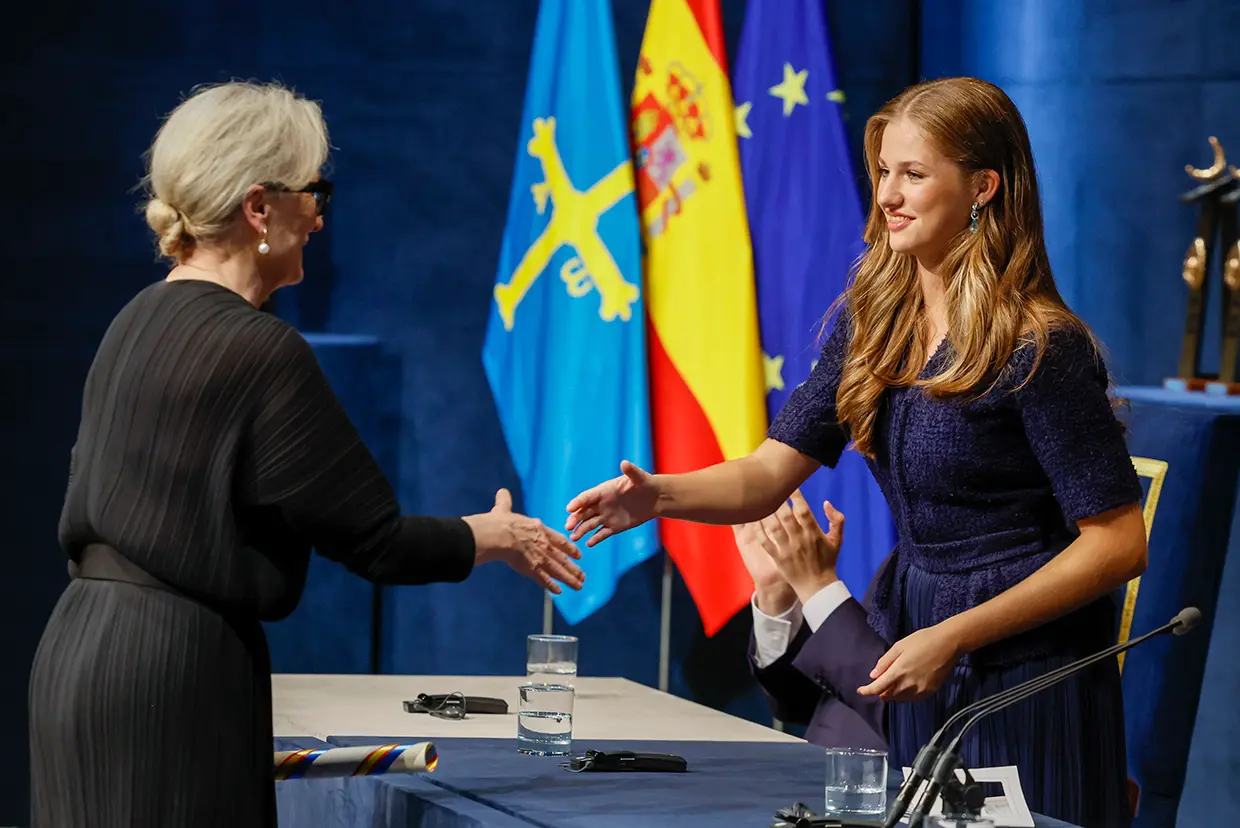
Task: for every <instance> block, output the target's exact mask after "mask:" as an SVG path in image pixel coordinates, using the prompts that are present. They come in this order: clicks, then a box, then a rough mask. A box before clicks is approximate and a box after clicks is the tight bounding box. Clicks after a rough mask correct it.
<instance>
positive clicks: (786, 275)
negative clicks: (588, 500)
mask: <svg viewBox="0 0 1240 828" xmlns="http://www.w3.org/2000/svg"><path fill="white" fill-rule="evenodd" d="M823 5H824V4H823V2H822V0H749V3H748V7H747V9H746V12H745V26H744V29H743V31H742V33H741V42H740V47H739V50H738V55H737V64H736V71H735V73H734V77H733V88H734V90H735V98H736V107H737V111H736V121H737V134H738V140H739V141H740V156H741V174H742V177H743V181H744V186H745V205H746V209H747V210H748V212H749V231H750V235H751V237H752V239H753V249H754V266H755V278H756V280H757V286H758V317H759V324H760V328H761V339H762V350H763V361H764V363H765V365H766V379H767V410H768V412H769V414H770V415H771V416H774V414H775V413H776V412H777V411H779V409H780V407H781V406H782V405H783V404H784V401H785V400H787V399H788V395H789V394H791V393H792V389H793V388H795V387H796V385H797V384H798V383H801V382H804V380H805V378H806V377H808V376H809V372H810V369H811V368H812V367H813V364H814V362H815V361H816V360H817V358H818V353H819V350H820V340H819V336H818V335H819V331H820V329H821V325H822V317H823V313H824V312H825V311H826V310H827V308H828V307H829V306H830V305H831V303H832V302H833V301H835V299H836V297H838V296H839V295H840V293H842V292H843V291H844V288H845V287H846V285H847V281H848V274H849V269H850V267H851V265H852V263H853V262H854V261H855V260H856V258H857V257H858V256H859V255H860V254H861V252H862V251H863V250H864V242H863V241H862V239H861V231H862V228H863V226H864V220H863V216H862V210H861V201H860V197H859V195H858V193H857V182H856V179H855V178H854V176H853V172H852V169H851V167H852V165H851V164H850V162H849V157H848V142H847V138H846V136H845V134H844V125H843V119H842V117H841V112H840V102H842V101H843V93H842V92H841V91H840V90H839V89H838V88H837V84H836V80H835V69H834V67H833V65H832V61H831V49H830V38H829V36H828V32H827V21H826V18H825V16H824V13H823ZM802 492H804V494H805V497H806V500H808V501H809V503H810V505H811V506H812V507H813V508H814V509H815V513H816V514H817V516H818V518H819V521H820V522H822V523H824V525H825V522H826V518H825V517H824V516H823V514H822V502H823V500H830V501H831V503H832V504H833V505H834V506H835V508H837V509H839V510H840V511H841V512H843V513H844V516H845V518H846V519H847V523H846V527H845V530H844V545H843V549H842V550H841V554H840V561H839V574H840V578H841V579H842V580H843V581H844V582H845V583H846V584H847V585H848V588H849V590H850V591H851V592H852V593H853V595H855V596H857V597H858V598H860V597H861V596H862V595H863V594H864V593H865V590H866V589H867V588H868V587H869V583H870V579H871V577H872V576H873V574H874V571H875V569H877V567H878V564H880V563H881V562H882V560H883V558H884V557H886V555H887V553H888V552H890V551H891V549H892V547H893V546H894V545H895V526H894V524H893V522H892V519H891V512H890V510H889V509H888V507H887V502H886V500H885V499H884V498H883V495H882V491H881V490H880V489H879V488H878V484H877V483H876V482H875V480H874V476H873V475H872V474H871V473H870V470H869V468H868V467H867V465H866V463H865V460H864V458H863V457H861V455H859V454H857V453H856V452H853V451H846V452H845V453H844V456H843V457H842V458H840V462H839V464H838V465H837V466H836V467H835V469H832V470H822V471H819V472H817V473H816V474H815V475H814V476H813V477H812V478H810V480H809V481H807V482H806V484H805V485H804V486H803V487H802Z"/></svg>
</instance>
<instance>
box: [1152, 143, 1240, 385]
mask: <svg viewBox="0 0 1240 828" xmlns="http://www.w3.org/2000/svg"><path fill="white" fill-rule="evenodd" d="M1209 141H1210V146H1211V147H1212V148H1213V149H1214V162H1213V163H1212V164H1211V165H1210V166H1209V167H1206V168H1205V169H1198V168H1196V167H1193V166H1192V165H1191V164H1187V165H1185V167H1184V169H1185V171H1186V172H1187V173H1188V174H1189V175H1190V176H1191V177H1192V178H1194V179H1195V180H1197V181H1200V182H1202V183H1201V184H1199V185H1198V186H1197V187H1195V188H1193V189H1192V190H1190V191H1188V192H1187V193H1184V194H1183V195H1181V196H1180V202H1181V203H1182V204H1197V205H1198V206H1199V211H1200V212H1199V214H1198V218H1197V233H1196V235H1195V236H1194V238H1193V240H1192V242H1191V243H1190V244H1189V246H1188V252H1187V253H1185V254H1184V265H1183V268H1182V270H1181V275H1182V276H1183V277H1184V281H1185V283H1187V285H1188V311H1187V314H1186V315H1185V319H1184V339H1183V340H1182V342H1181V345H1180V362H1179V367H1178V369H1177V373H1178V376H1176V377H1175V378H1172V379H1166V380H1163V387H1164V388H1169V389H1178V390H1188V391H1206V392H1208V393H1212V394H1240V383H1237V382H1236V368H1237V364H1236V361H1237V356H1238V355H1240V240H1238V239H1237V228H1236V201H1237V200H1238V199H1240V187H1238V186H1237V182H1240V172H1238V171H1237V170H1236V168H1235V167H1234V166H1231V165H1229V164H1228V163H1227V158H1226V156H1225V155H1224V154H1223V147H1222V145H1220V144H1219V142H1218V139H1217V138H1215V137H1214V136H1213V135H1211V136H1210V138H1209ZM1216 243H1217V245H1218V248H1217V253H1216V248H1215V245H1216ZM1219 254H1221V256H1222V258H1223V262H1222V267H1221V269H1222V271H1223V285H1222V288H1223V301H1222V319H1221V322H1222V328H1223V348H1222V354H1221V362H1220V365H1219V373H1218V375H1217V376H1214V375H1207V374H1205V373H1204V372H1203V371H1202V370H1201V340H1202V334H1203V332H1204V328H1205V319H1206V295H1207V292H1208V291H1209V282H1210V269H1211V264H1212V263H1213V262H1214V259H1215V257H1216V255H1219Z"/></svg>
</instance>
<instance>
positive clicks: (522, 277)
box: [483, 0, 658, 623]
mask: <svg viewBox="0 0 1240 828" xmlns="http://www.w3.org/2000/svg"><path fill="white" fill-rule="evenodd" d="M625 115H626V112H625V108H624V105H623V102H622V100H621V93H620V79H619V69H618V64H617V59H616V46H615V39H614V34H613V30H612V19H611V7H610V3H609V0H542V5H541V6H540V8H539V12H538V23H537V27H536V30H535V34H534V46H533V55H532V57H531V60H530V73H529V79H528V81H527V83H526V94H525V108H524V112H523V114H522V117H521V133H520V136H521V137H520V141H519V143H518V150H517V160H516V167H515V170H514V172H513V181H512V194H511V197H510V199H509V204H508V223H507V226H506V228H505V232H504V240H503V247H502V249H501V251H500V261H499V268H498V273H497V274H496V284H495V292H494V298H495V302H494V305H493V306H492V311H491V318H490V322H489V325H488V328H487V336H486V343H485V345H484V348H483V363H484V365H485V368H486V374H487V379H488V380H489V381H490V385H491V390H492V393H493V394H494V396H495V402H496V405H497V407H498V409H499V415H500V419H501V421H502V424H503V429H504V435H505V437H506V439H507V442H508V448H509V451H510V452H511V454H512V459H513V463H514V465H515V467H516V470H517V473H518V474H519V475H520V477H521V484H522V491H523V493H524V509H525V512H526V514H529V515H530V516H532V517H537V518H539V519H541V520H542V521H543V522H544V523H546V524H547V525H548V526H551V527H553V528H560V527H561V526H563V524H564V504H565V503H567V502H568V501H569V500H571V499H572V498H573V497H574V496H575V495H576V494H577V493H578V492H580V491H582V490H584V489H587V488H589V487H591V486H593V485H594V484H596V483H597V482H598V481H599V480H604V479H607V478H610V477H614V476H615V475H616V473H617V471H618V469H619V467H620V461H621V460H625V459H627V460H630V461H632V462H634V463H637V464H638V465H644V466H646V467H649V466H650V463H651V455H652V451H651V439H650V406H649V394H648V390H647V377H646V363H647V358H646V345H645V329H644V324H645V308H644V305H643V301H642V294H641V233H640V230H639V228H638V218H637V202H636V199H635V198H634V195H633V181H634V179H633V167H632V157H631V154H630V147H629V142H628V136H627V132H626V118H625ZM657 550H658V538H657V533H656V528H655V526H654V524H653V523H651V524H645V525H643V526H640V527H638V528H636V529H633V530H630V531H628V532H625V533H623V534H621V535H620V536H618V537H616V538H613V539H612V540H609V541H608V542H607V543H606V544H604V545H602V546H599V547H597V548H594V549H591V550H590V551H589V553H588V554H586V555H585V556H584V557H583V560H582V561H581V566H582V568H583V569H584V570H585V572H586V582H585V586H584V588H583V589H582V590H581V591H580V592H573V591H572V590H564V593H563V594H562V595H559V596H556V599H555V600H556V606H557V607H558V609H559V610H560V612H561V613H562V614H563V615H564V617H565V618H566V619H567V620H568V621H569V623H577V622H578V621H580V620H581V619H583V618H585V617H586V616H588V615H590V613H592V612H594V611H595V610H597V609H598V608H599V607H601V606H602V605H603V604H605V603H606V602H607V601H608V599H610V598H611V596H612V594H613V593H614V591H615V585H616V581H617V580H619V578H620V576H621V575H622V574H623V573H624V572H625V571H626V570H628V569H629V568H630V567H632V566H634V565H635V564H637V563H640V562H641V561H643V560H645V559H647V558H649V557H650V556H651V555H653V554H654V553H655V552H656V551H657Z"/></svg>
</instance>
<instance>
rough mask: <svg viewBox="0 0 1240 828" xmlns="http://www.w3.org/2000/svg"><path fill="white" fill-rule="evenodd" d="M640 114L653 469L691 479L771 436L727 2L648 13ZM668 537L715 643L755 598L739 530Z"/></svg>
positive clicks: (680, 3) (686, 1) (682, 526)
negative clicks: (727, 42) (725, 23)
mask: <svg viewBox="0 0 1240 828" xmlns="http://www.w3.org/2000/svg"><path fill="white" fill-rule="evenodd" d="M632 105H633V112H632V118H633V123H632V130H633V136H632V137H633V149H634V157H635V162H636V168H637V197H638V202H639V204H640V205H641V219H642V230H643V233H644V238H645V243H646V307H647V312H648V315H649V319H650V338H649V348H650V394H651V406H652V420H653V424H654V453H655V465H656V466H657V470H658V471H659V472H660V473H675V472H684V471H691V470H694V469H700V468H703V467H705V466H709V465H712V464H714V463H720V462H722V461H724V460H730V459H732V458H736V457H740V456H742V455H745V454H747V453H749V452H750V451H752V450H753V449H754V448H756V447H757V446H758V444H759V443H761V442H762V439H763V436H764V435H765V432H766V406H765V399H764V385H763V379H762V356H761V350H760V347H759V344H758V315H757V305H756V300H755V296H754V283H753V261H752V251H751V249H750V245H749V228H748V226H747V222H746V218H745V204H744V194H743V192H742V189H741V179H740V163H739V160H738V157H737V147H736V129H735V124H734V121H733V105H732V91H731V88H730V85H729V83H728V74H727V61H726V57H725V55H724V43H723V27H722V25H721V23H720V17H719V0H652V2H651V4H650V14H649V16H648V18H647V21H646V32H645V36H644V38H643V40H642V48H641V56H640V58H639V60H638V70H637V78H636V83H635V86H634V89H633V101H632ZM639 465H640V464H639ZM659 523H660V531H661V534H662V538H663V544H664V546H665V547H666V548H667V551H668V554H670V555H671V557H672V559H673V560H674V561H675V563H676V566H677V568H678V569H679V570H680V573H681V575H682V576H683V577H684V579H685V584H686V586H687V587H688V588H689V592H690V593H691V594H692V596H693V600H694V602H695V603H696V604H697V608H698V613H699V615H700V616H701V619H702V624H703V627H704V628H705V631H706V634H707V635H714V634H715V633H716V632H718V630H719V629H720V627H722V626H723V625H724V624H725V623H727V621H728V619H729V618H731V617H732V616H733V615H735V614H736V612H737V611H738V610H740V609H741V608H743V607H744V606H745V604H746V603H747V602H748V601H749V597H750V596H751V595H752V594H753V581H752V580H751V579H750V578H749V575H748V573H747V572H746V570H745V567H744V564H743V563H742V561H741V558H740V555H739V553H738V552H737V551H736V543H735V541H734V540H733V537H732V530H731V529H730V528H729V527H727V526H706V525H701V524H694V523H688V522H684V521H667V520H664V521H659ZM621 537H623V535H621ZM609 542H610V541H609Z"/></svg>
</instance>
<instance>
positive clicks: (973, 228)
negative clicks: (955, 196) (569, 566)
mask: <svg viewBox="0 0 1240 828" xmlns="http://www.w3.org/2000/svg"><path fill="white" fill-rule="evenodd" d="M981 209H982V205H980V204H978V203H977V202H976V201H975V202H973V209H972V210H970V211H969V232H970V233H976V232H977V217H978V211H979V210H981Z"/></svg>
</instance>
